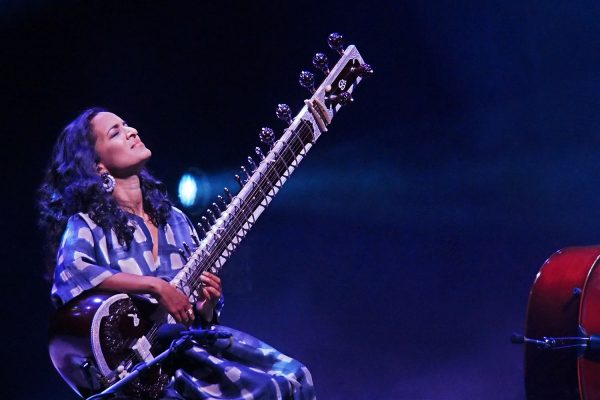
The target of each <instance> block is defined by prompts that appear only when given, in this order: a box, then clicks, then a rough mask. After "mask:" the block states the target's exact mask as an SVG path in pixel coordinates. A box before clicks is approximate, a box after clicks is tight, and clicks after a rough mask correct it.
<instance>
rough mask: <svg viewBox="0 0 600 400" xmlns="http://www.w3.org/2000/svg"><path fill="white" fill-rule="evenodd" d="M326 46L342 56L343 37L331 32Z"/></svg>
mask: <svg viewBox="0 0 600 400" xmlns="http://www.w3.org/2000/svg"><path fill="white" fill-rule="evenodd" d="M327 44H328V45H329V47H331V48H332V49H333V50H335V51H337V52H338V53H339V55H340V56H341V55H342V54H344V37H343V36H342V35H341V34H340V33H337V32H333V33H332V34H331V35H329V37H328V38H327Z"/></svg>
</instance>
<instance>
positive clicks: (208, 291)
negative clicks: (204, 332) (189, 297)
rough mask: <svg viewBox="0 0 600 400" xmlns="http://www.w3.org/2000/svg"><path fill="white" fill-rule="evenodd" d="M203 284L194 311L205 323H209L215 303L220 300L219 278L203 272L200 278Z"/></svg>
mask: <svg viewBox="0 0 600 400" xmlns="http://www.w3.org/2000/svg"><path fill="white" fill-rule="evenodd" d="M200 280H201V281H202V283H204V287H203V288H202V296H201V298H200V300H199V301H198V302H197V303H196V309H197V310H198V312H199V313H200V315H201V316H202V318H204V319H205V320H206V321H208V322H210V321H211V320H212V317H213V312H214V309H215V306H216V305H217V302H218V301H219V299H220V298H221V278H219V277H218V276H216V275H215V274H211V273H210V272H208V271H205V272H203V273H202V275H201V276H200Z"/></svg>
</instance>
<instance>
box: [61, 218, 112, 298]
mask: <svg viewBox="0 0 600 400" xmlns="http://www.w3.org/2000/svg"><path fill="white" fill-rule="evenodd" d="M92 228H94V229H92ZM99 236H100V237H99ZM102 246H104V248H106V238H105V236H104V234H103V233H102V230H101V228H99V227H97V226H95V225H94V226H93V227H90V225H89V224H88V222H87V221H86V219H84V217H82V216H81V215H80V214H77V215H74V216H72V217H71V218H69V221H68V222H67V227H66V229H65V232H64V234H63V237H62V240H61V244H60V247H59V249H58V254H57V263H56V269H55V271H54V283H53V285H52V300H53V302H54V303H55V304H56V305H61V304H64V303H66V302H67V301H69V300H71V299H72V298H74V297H76V296H78V295H79V294H80V293H82V292H83V291H85V290H88V289H91V288H94V287H96V286H98V285H99V284H100V283H102V282H103V281H104V280H105V279H106V278H108V277H109V276H112V275H114V274H116V273H117V272H119V271H117V270H114V269H111V268H110V265H109V263H108V260H107V258H108V257H107V256H106V254H105V253H106V250H105V249H104V251H102ZM99 247H100V250H101V251H98V250H99Z"/></svg>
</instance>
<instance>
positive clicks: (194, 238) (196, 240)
mask: <svg viewBox="0 0 600 400" xmlns="http://www.w3.org/2000/svg"><path fill="white" fill-rule="evenodd" d="M190 236H191V237H192V240H193V241H194V244H195V245H196V247H198V246H200V239H198V236H196V235H195V234H193V233H192V234H191V235H190Z"/></svg>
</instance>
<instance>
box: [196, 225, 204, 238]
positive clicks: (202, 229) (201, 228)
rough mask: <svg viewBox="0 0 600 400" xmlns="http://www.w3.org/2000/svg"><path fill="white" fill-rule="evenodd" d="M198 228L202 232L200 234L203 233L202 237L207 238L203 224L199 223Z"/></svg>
mask: <svg viewBox="0 0 600 400" xmlns="http://www.w3.org/2000/svg"><path fill="white" fill-rule="evenodd" d="M196 226H197V227H198V229H199V230H200V232H202V236H203V237H204V236H206V229H204V226H202V223H201V222H198V223H197V224H196Z"/></svg>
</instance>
